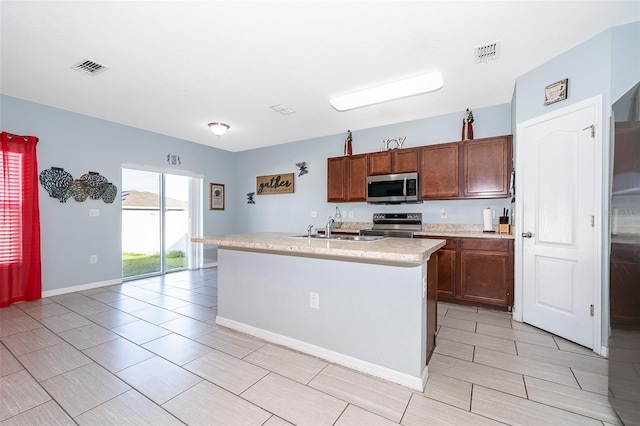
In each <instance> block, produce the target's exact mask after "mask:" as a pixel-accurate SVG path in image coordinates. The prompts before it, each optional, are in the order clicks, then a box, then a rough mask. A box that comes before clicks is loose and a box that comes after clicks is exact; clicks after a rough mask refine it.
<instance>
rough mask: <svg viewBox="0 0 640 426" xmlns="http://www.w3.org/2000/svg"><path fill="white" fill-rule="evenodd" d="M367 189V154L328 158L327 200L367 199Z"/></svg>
mask: <svg viewBox="0 0 640 426" xmlns="http://www.w3.org/2000/svg"><path fill="white" fill-rule="evenodd" d="M366 190H367V155H366V154H359V155H351V156H347V157H333V158H328V159H327V201H329V202H340V201H366V200H367V192H366Z"/></svg>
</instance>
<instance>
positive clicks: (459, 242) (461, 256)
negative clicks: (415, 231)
mask: <svg viewBox="0 0 640 426" xmlns="http://www.w3.org/2000/svg"><path fill="white" fill-rule="evenodd" d="M429 238H440V239H446V240H447V244H446V245H445V246H444V247H442V248H441V249H440V250H438V251H437V252H436V254H437V256H438V300H442V301H445V302H451V303H460V304H467V305H476V306H484V307H487V308H492V309H499V310H503V311H510V310H511V307H512V306H513V281H514V275H513V274H514V271H513V267H514V266H513V265H514V257H513V240H510V239H498V238H495V239H493V238H449V237H429Z"/></svg>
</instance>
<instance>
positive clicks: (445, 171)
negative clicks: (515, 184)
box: [420, 135, 512, 200]
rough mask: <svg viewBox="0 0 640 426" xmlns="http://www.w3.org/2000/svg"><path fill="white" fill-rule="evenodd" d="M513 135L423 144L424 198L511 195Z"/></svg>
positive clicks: (422, 178) (421, 158)
mask: <svg viewBox="0 0 640 426" xmlns="http://www.w3.org/2000/svg"><path fill="white" fill-rule="evenodd" d="M511 139H512V138H511V136H510V135H507V136H498V137H492V138H484V139H476V140H470V141H464V142H450V143H445V144H437V145H429V146H423V147H421V148H420V195H421V197H422V199H423V200H446V199H460V198H506V197H508V196H509V182H510V178H511V170H512V159H511V151H512V140H511Z"/></svg>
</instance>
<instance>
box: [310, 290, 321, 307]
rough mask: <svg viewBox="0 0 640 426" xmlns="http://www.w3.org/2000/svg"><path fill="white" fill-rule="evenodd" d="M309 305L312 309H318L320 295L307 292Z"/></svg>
mask: <svg viewBox="0 0 640 426" xmlns="http://www.w3.org/2000/svg"><path fill="white" fill-rule="evenodd" d="M309 307H310V308H312V309H320V295H319V294H318V293H315V292H313V291H312V292H311V293H309Z"/></svg>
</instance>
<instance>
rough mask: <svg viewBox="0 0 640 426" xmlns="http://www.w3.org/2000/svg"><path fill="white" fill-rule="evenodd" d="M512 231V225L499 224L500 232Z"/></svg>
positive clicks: (507, 232)
mask: <svg viewBox="0 0 640 426" xmlns="http://www.w3.org/2000/svg"><path fill="white" fill-rule="evenodd" d="M510 233H511V225H509V224H506V223H500V224H498V234H510Z"/></svg>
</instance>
